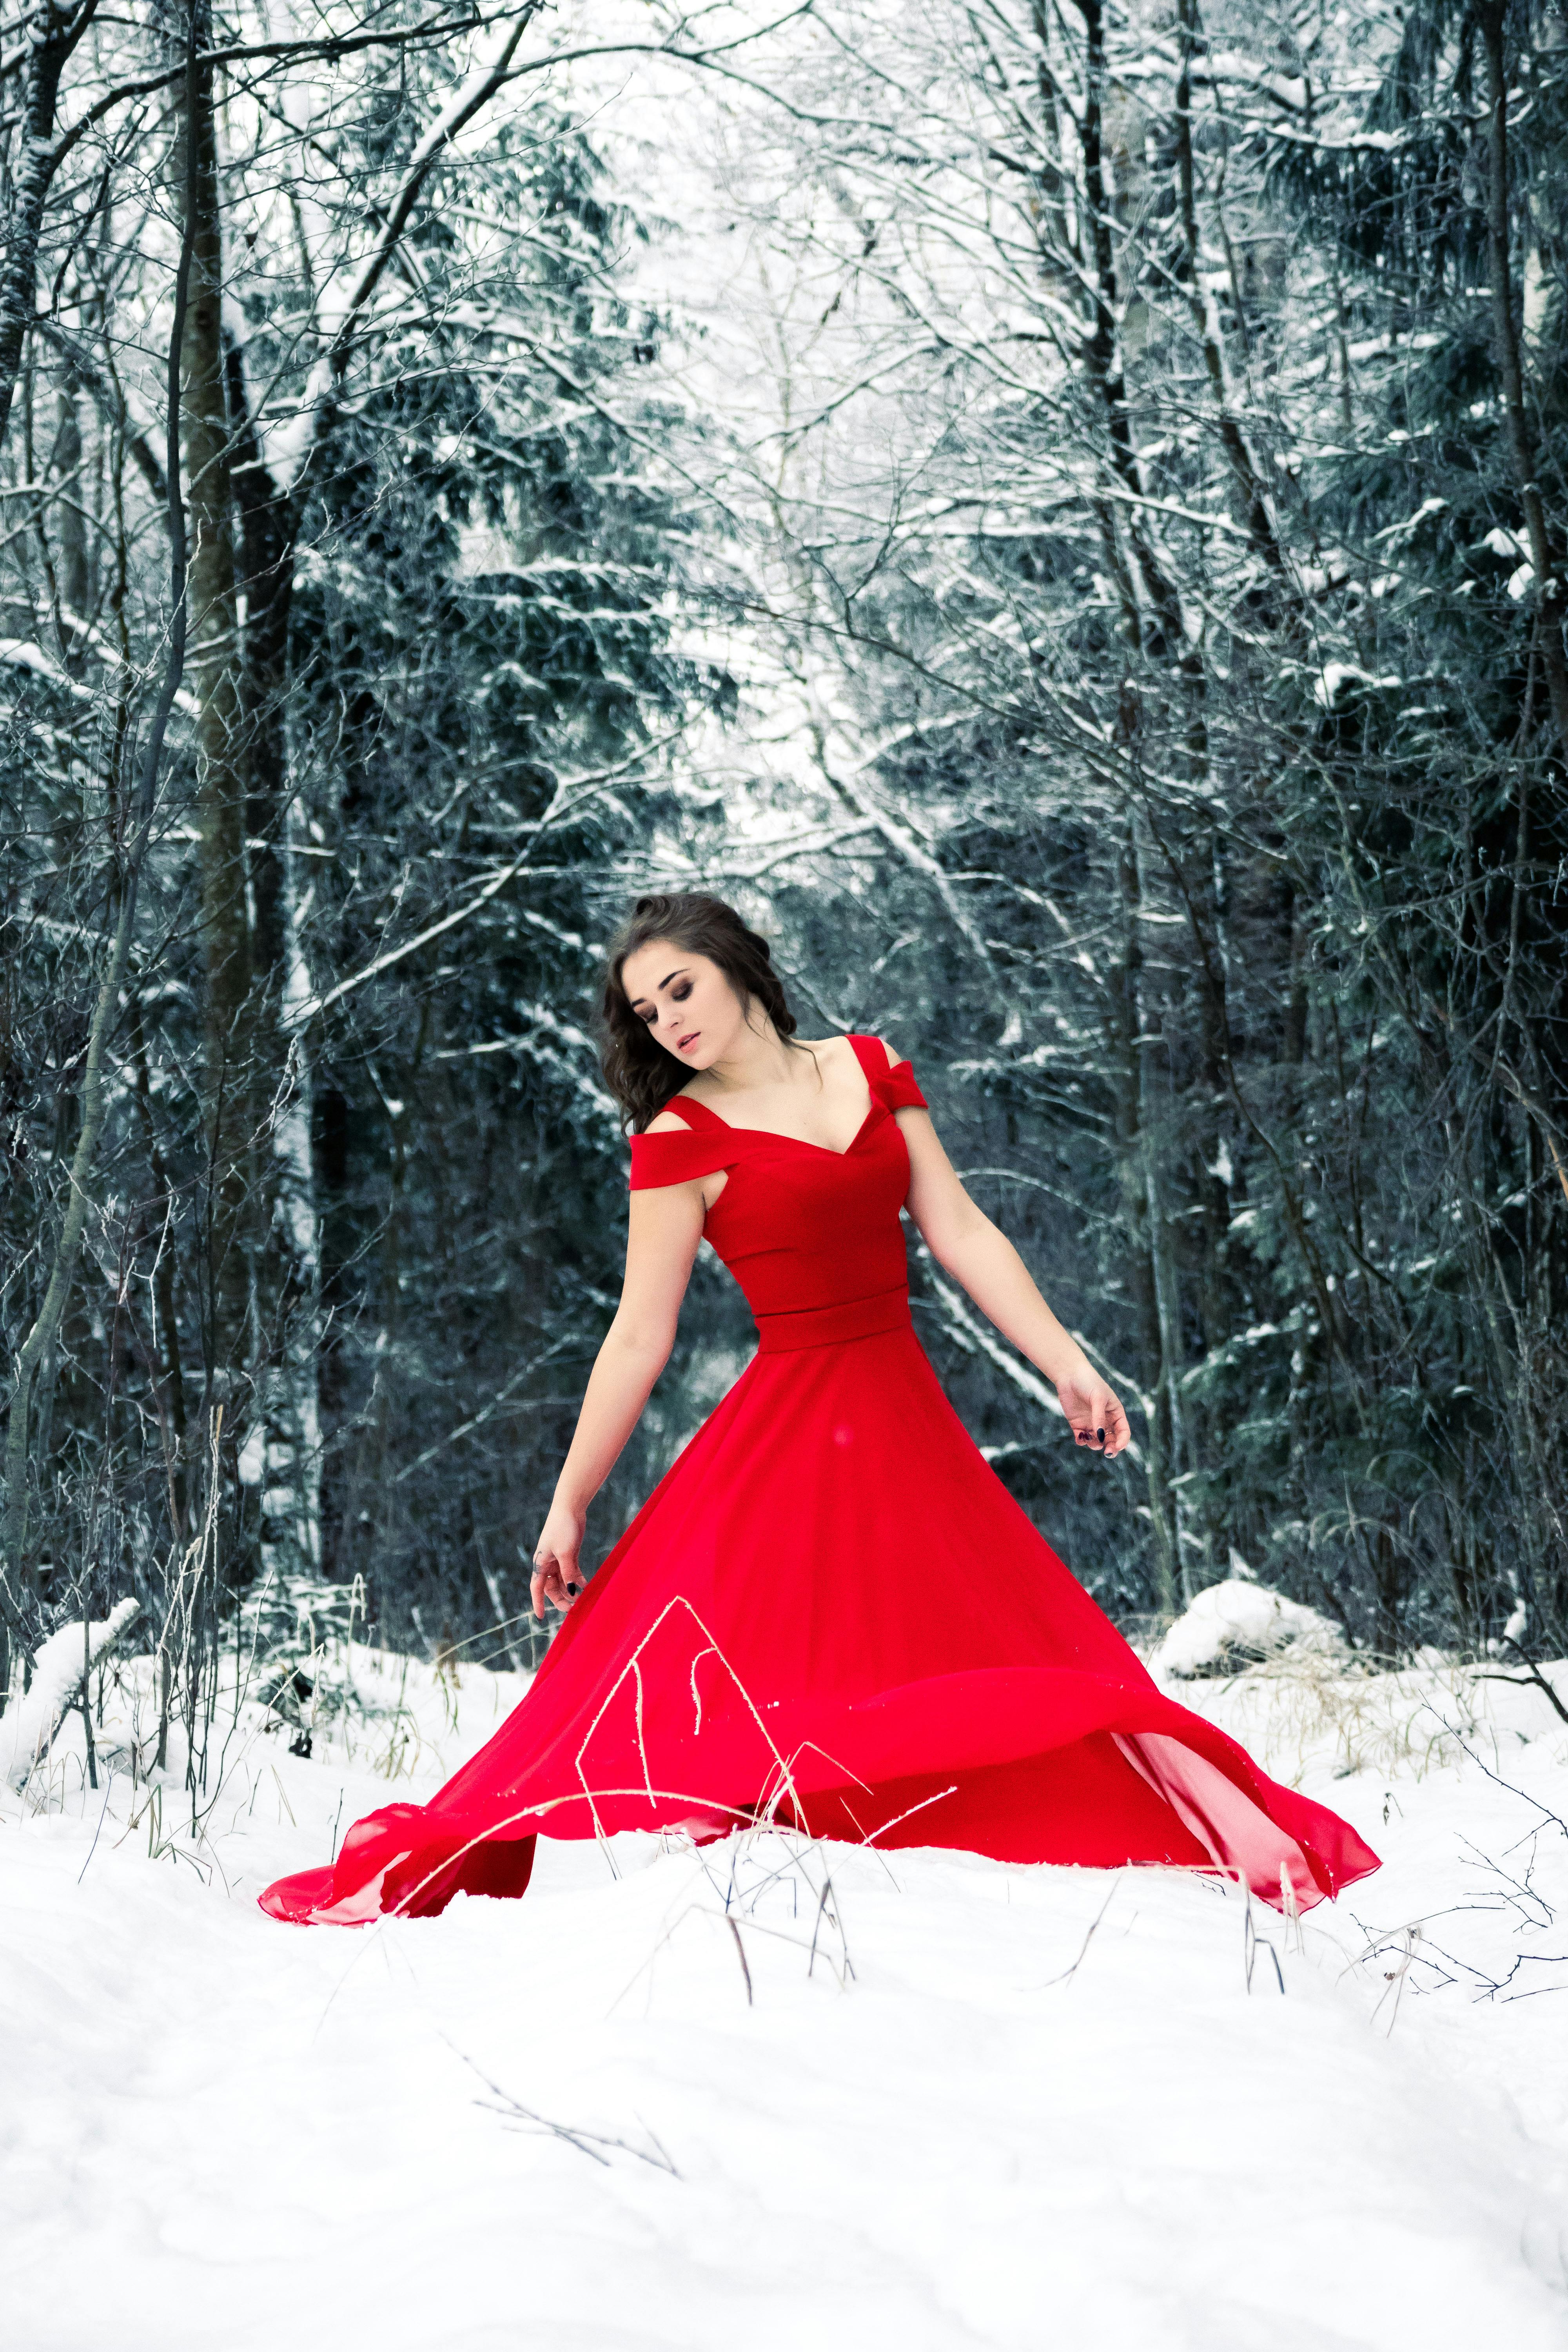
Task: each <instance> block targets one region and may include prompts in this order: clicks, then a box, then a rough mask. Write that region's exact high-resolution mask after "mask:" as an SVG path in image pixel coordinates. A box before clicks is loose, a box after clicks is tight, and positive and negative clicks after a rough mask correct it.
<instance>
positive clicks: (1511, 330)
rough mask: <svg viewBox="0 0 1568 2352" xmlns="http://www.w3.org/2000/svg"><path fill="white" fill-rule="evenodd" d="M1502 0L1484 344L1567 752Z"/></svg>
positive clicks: (1561, 609) (1492, 94) (1493, 4)
mask: <svg viewBox="0 0 1568 2352" xmlns="http://www.w3.org/2000/svg"><path fill="white" fill-rule="evenodd" d="M1507 17H1508V5H1507V0H1486V5H1483V6H1482V7H1481V9H1480V11H1479V22H1480V28H1481V41H1482V46H1483V47H1484V48H1485V50H1486V55H1487V115H1488V145H1489V154H1490V172H1489V186H1488V189H1487V231H1488V242H1489V247H1490V252H1489V272H1490V277H1491V298H1492V343H1493V348H1494V351H1495V352H1496V355H1497V365H1498V374H1499V375H1500V378H1501V380H1502V398H1503V414H1504V415H1505V417H1506V419H1507V422H1508V447H1509V456H1510V459H1511V461H1512V465H1513V477H1514V486H1515V488H1516V489H1517V490H1518V492H1519V502H1520V505H1521V508H1522V509H1523V512H1524V528H1525V533H1526V536H1527V538H1528V539H1529V541H1530V561H1531V568H1532V570H1533V571H1534V573H1535V593H1536V595H1537V597H1538V598H1539V600H1540V607H1541V660H1542V668H1543V669H1544V671H1545V673H1546V690H1547V694H1548V697H1549V698H1550V700H1551V704H1552V724H1553V725H1554V726H1555V728H1556V730H1557V746H1558V750H1559V751H1560V752H1561V753H1563V754H1564V755H1568V656H1565V655H1564V652H1563V618H1564V615H1565V614H1568V599H1565V596H1564V583H1563V559H1562V551H1561V550H1560V549H1559V548H1558V546H1557V545H1556V543H1555V540H1554V536H1553V534H1552V530H1550V528H1549V526H1548V523H1547V519H1546V509H1545V506H1544V505H1543V503H1542V497H1541V489H1540V486H1539V484H1538V482H1537V480H1536V449H1535V436H1534V434H1533V432H1532V431H1531V422H1530V414H1529V411H1528V409H1527V408H1526V405H1525V388H1524V362H1523V360H1522V358H1521V352H1520V342H1519V328H1518V325H1517V323H1516V321H1515V320H1514V315H1513V271H1512V263H1511V256H1510V215H1509V186H1508V173H1509V162H1508V54H1507V37H1506V24H1507Z"/></svg>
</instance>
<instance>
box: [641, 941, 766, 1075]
mask: <svg viewBox="0 0 1568 2352" xmlns="http://www.w3.org/2000/svg"><path fill="white" fill-rule="evenodd" d="M621 986H622V987H623V988H624V989H625V990H626V1002H627V1003H629V1004H630V1006H631V1008H632V1011H633V1012H634V1013H636V1014H637V1019H638V1020H639V1021H643V1022H646V1023H647V1027H648V1029H649V1031H650V1032H651V1034H652V1035H653V1037H654V1039H655V1041H656V1042H657V1043H658V1045H662V1046H663V1047H664V1050H665V1052H666V1053H667V1054H670V1055H673V1056H674V1057H675V1059H676V1060H677V1061H678V1062H679V1063H680V1064H681V1066H683V1068H685V1069H688V1070H710V1069H711V1068H712V1066H713V1065H714V1063H715V1062H721V1061H722V1060H723V1059H724V1057H725V1055H727V1054H730V1053H732V1052H733V1051H734V1048H735V1046H736V1045H737V1044H738V1043H739V1042H740V1040H741V1038H742V1035H743V1034H744V1031H745V1027H746V1008H745V1006H744V1005H743V1004H742V1002H741V1000H740V998H739V997H738V996H737V995H736V993H735V991H734V989H733V987H732V986H731V982H730V981H729V980H728V979H727V978H726V976H725V974H724V973H723V972H721V971H720V969H719V967H718V965H717V964H716V963H714V962H713V961H711V960H710V958H709V957H707V956H705V955H694V954H693V953H692V952H691V950H690V949H689V948H682V947H677V946H676V944H675V942H674V940H649V941H648V943H647V947H643V948H638V949H637V950H635V952H634V953H633V954H631V955H629V956H627V958H626V961H625V963H624V964H623V965H622V966H621Z"/></svg>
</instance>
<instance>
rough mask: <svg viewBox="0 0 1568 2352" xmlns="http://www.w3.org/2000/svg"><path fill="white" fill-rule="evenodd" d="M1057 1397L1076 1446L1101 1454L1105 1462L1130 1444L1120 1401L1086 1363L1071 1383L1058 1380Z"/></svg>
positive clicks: (1130, 1438)
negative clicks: (1084, 1446)
mask: <svg viewBox="0 0 1568 2352" xmlns="http://www.w3.org/2000/svg"><path fill="white" fill-rule="evenodd" d="M1057 1395H1058V1399H1059V1400H1060V1402H1061V1408H1062V1411H1063V1412H1065V1413H1066V1415H1067V1417H1068V1424H1069V1426H1070V1428H1071V1430H1072V1433H1073V1437H1074V1440H1075V1441H1076V1443H1077V1444H1079V1445H1087V1446H1088V1447H1089V1451H1090V1452H1091V1453H1094V1454H1104V1456H1105V1458H1106V1460H1107V1461H1108V1462H1109V1461H1110V1458H1111V1456H1112V1455H1113V1454H1120V1453H1121V1452H1122V1451H1123V1450H1124V1449H1125V1448H1126V1447H1127V1446H1129V1445H1130V1444H1131V1443H1132V1432H1131V1430H1130V1429H1129V1428H1128V1426H1127V1415H1126V1413H1125V1412H1124V1411H1123V1410H1122V1405H1121V1398H1120V1397H1119V1396H1118V1395H1117V1393H1116V1391H1115V1390H1114V1389H1110V1388H1107V1387H1106V1385H1105V1382H1104V1381H1102V1380H1101V1379H1100V1375H1099V1373H1098V1372H1096V1371H1095V1370H1092V1368H1091V1367H1090V1366H1089V1365H1087V1364H1086V1365H1085V1366H1084V1369H1083V1370H1082V1372H1081V1373H1079V1374H1077V1375H1076V1376H1075V1377H1074V1378H1073V1379H1071V1380H1065V1381H1058V1382H1057Z"/></svg>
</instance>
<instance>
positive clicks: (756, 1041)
mask: <svg viewBox="0 0 1568 2352" xmlns="http://www.w3.org/2000/svg"><path fill="white" fill-rule="evenodd" d="M795 1060H796V1055H795V1053H794V1052H793V1051H792V1050H791V1048H790V1047H789V1046H788V1045H786V1044H785V1042H784V1039H783V1038H782V1037H781V1036H780V1035H779V1033H778V1031H777V1030H776V1029H775V1028H774V1027H773V1023H772V1022H771V1021H770V1020H768V1019H767V1016H766V1015H765V1014H764V1015H763V1026H762V1027H761V1028H752V1027H750V1026H748V1027H747V1028H745V1029H743V1030H742V1032H741V1034H740V1036H739V1037H738V1038H737V1039H736V1041H735V1048H734V1051H733V1052H732V1053H730V1054H721V1055H720V1057H719V1059H718V1060H717V1061H716V1062H711V1063H710V1064H709V1066H708V1068H707V1069H706V1070H705V1071H704V1072H703V1076H705V1077H707V1078H709V1079H710V1080H711V1081H712V1082H713V1084H714V1085H715V1086H718V1087H721V1088H722V1089H723V1091H724V1092H725V1093H726V1094H754V1093H760V1092H762V1090H763V1088H764V1087H787V1086H793V1085H795Z"/></svg>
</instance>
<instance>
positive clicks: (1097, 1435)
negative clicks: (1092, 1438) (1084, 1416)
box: [1095, 1429, 1105, 1445]
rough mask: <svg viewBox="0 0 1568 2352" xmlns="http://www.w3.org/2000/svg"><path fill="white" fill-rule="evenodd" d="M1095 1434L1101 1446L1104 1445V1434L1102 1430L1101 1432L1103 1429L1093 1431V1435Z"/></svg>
mask: <svg viewBox="0 0 1568 2352" xmlns="http://www.w3.org/2000/svg"><path fill="white" fill-rule="evenodd" d="M1095 1435H1096V1437H1098V1438H1099V1440H1100V1444H1101V1445H1103V1444H1104V1443H1105V1432H1104V1430H1103V1429H1097V1430H1096V1431H1095Z"/></svg>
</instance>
